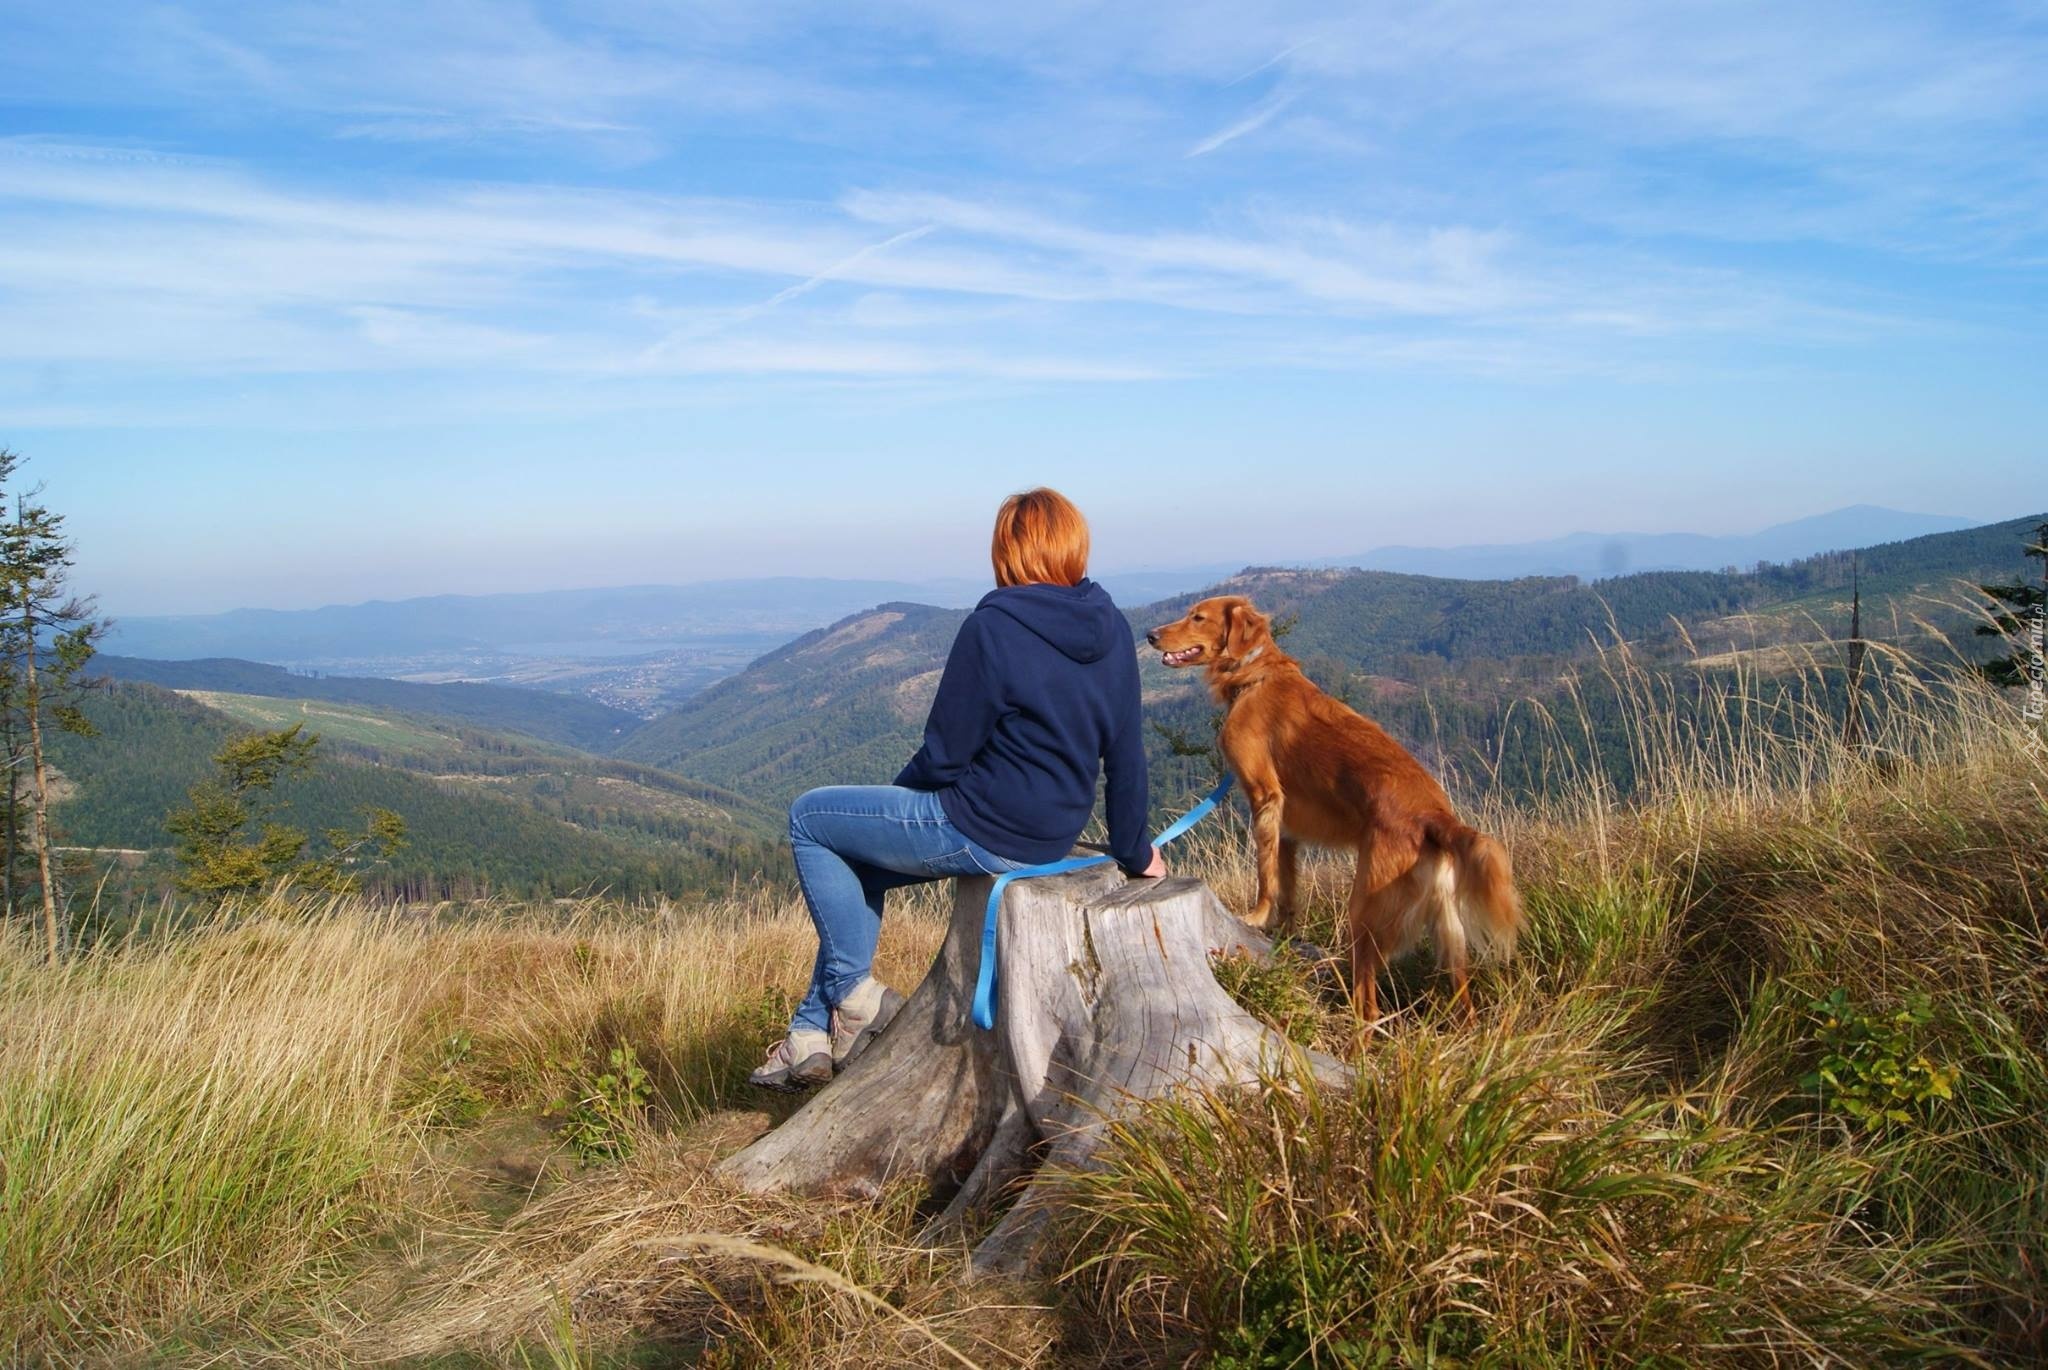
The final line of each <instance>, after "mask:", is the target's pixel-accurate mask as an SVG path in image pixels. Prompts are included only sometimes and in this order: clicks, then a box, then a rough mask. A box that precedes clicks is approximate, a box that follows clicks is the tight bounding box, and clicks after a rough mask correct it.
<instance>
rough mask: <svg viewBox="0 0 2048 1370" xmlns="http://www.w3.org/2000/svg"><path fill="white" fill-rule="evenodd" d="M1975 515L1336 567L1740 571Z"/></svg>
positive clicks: (1829, 520)
mask: <svg viewBox="0 0 2048 1370" xmlns="http://www.w3.org/2000/svg"><path fill="white" fill-rule="evenodd" d="M1974 522H1975V520H1973V519H1962V518H1951V517H1948V516H1946V515H1942V514H1909V513H1903V512H1901V511H1899V510H1897V509H1885V508H1881V507H1879V506H1877V505H1874V504H1857V505H1851V506H1850V507H1848V508H1846V509H1836V510H1834V511H1833V512H1832V513H1826V514H1816V515H1814V516H1813V517H1812V518H1803V519H1794V520H1792V521H1791V522H1789V523H1776V524H1772V525H1771V526H1770V527H1768V528H1765V529H1762V530H1760V531H1758V532H1755V533H1740V534H1732V535H1728V536H1719V537H1716V536H1710V535H1707V534H1703V533H1571V534H1568V535H1567V536H1565V537H1560V538H1550V539H1548V540H1545V541H1541V542H1518V543H1505V544H1497V545H1487V546H1468V547H1399V546H1396V547H1376V548H1374V549H1373V550H1372V551H1370V552H1360V553H1359V554H1358V555H1356V556H1353V557H1344V558H1340V559H1339V561H1338V563H1337V564H1340V565H1347V566H1357V567H1361V568H1363V569H1365V570H1371V571H1401V572H1405V573H1406V574H1408V575H1415V576H1447V577H1451V578H1454V579H1460V580H1511V579H1514V578H1515V577H1517V576H1577V577H1578V578H1579V579H1581V580H1605V579H1608V578H1610V577H1613V576H1621V575H1628V574H1630V573H1633V572H1639V571H1719V570H1724V569H1730V568H1732V569H1735V570H1742V571H1746V570H1749V569H1750V568H1752V567H1754V566H1755V565H1756V564H1757V563H1758V562H1764V561H1771V562H1785V561H1796V560H1798V559H1799V558H1801V557H1810V556H1814V555H1817V554H1819V553H1821V552H1836V551H1842V550H1844V549H1847V548H1852V547H1869V546H1872V545H1875V544H1878V543H1886V542H1899V541H1903V540H1905V539H1907V538H1916V537H1921V536H1924V535H1925V534H1928V533H1946V532H1953V531H1955V530H1957V529H1962V528H1968V527H1971V526H1972V525H1973V524H1974Z"/></svg>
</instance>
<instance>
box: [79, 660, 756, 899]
mask: <svg viewBox="0 0 2048 1370" xmlns="http://www.w3.org/2000/svg"><path fill="white" fill-rule="evenodd" d="M206 699H207V701H208V702H202V701H201V700H197V699H192V698H188V697H185V696H183V695H179V694H176V693H173V692H171V691H167V690H162V689H159V688H157V687H154V686H151V685H145V684H116V685H114V686H112V687H111V688H109V689H107V690H105V691H102V692H100V693H98V694H97V695H95V696H94V697H93V698H92V700H91V701H90V703H89V704H88V706H87V712H88V715H89V716H90V717H91V719H92V721H93V723H94V725H95V727H96V729H97V732H98V735H97V736H95V737H91V738H81V737H75V736H71V735H68V734H60V735H56V736H55V737H54V738H53V743H54V753H53V755H54V760H55V763H56V765H57V767H58V769H59V770H60V771H61V773H62V775H63V777H64V795H65V798H64V800H63V802H62V803H60V804H59V805H58V806H57V809H56V812H55V815H54V822H55V824H56V826H57V828H58V830H59V838H60V840H61V841H63V842H65V843H67V844H71V845H74V846H80V847H117V848H131V849H150V850H154V851H155V852H156V853H157V856H156V857H155V858H154V859H153V860H152V862H151V864H150V866H149V867H147V868H145V877H149V876H150V875H151V874H152V873H153V876H154V879H155V881H156V883H158V884H161V883H162V881H163V879H165V878H167V876H168V874H169V868H168V863H167V858H166V857H165V855H164V849H166V848H168V846H169V843H170V839H169V837H168V835H167V834H166V832H165V829H164V821H163V820H164V815H165V814H166V813H167V812H168V811H169V810H170V809H171V808H172V807H173V806H175V805H177V804H180V803H182V802H183V801H184V798H185V792H186V790H187V789H188V788H189V787H190V786H191V785H192V784H193V782H195V781H196V780H198V779H200V778H201V777H202V776H204V775H206V774H207V773H208V771H209V768H210V765H211V762H210V758H211V757H212V755H213V753H214V752H215V751H217V750H218V749H219V748H220V746H221V744H222V743H223V742H225V741H226V740H227V739H228V738H229V737H231V736H233V735H234V734H236V733H238V732H246V731H249V730H251V729H254V728H274V727H281V726H285V725H286V724H288V723H290V722H304V723H305V724H307V725H308V726H307V730H308V731H310V732H314V733H318V734H321V735H322V736H323V742H322V746H321V749H320V758H321V759H320V762H319V764H318V766H317V767H316V769H315V771H314V773H313V774H312V775H311V776H309V777H306V778H303V779H298V780H291V781H287V782H285V784H283V785H281V786H280V790H279V793H280V795H281V797H282V798H283V799H284V800H285V801H286V802H287V803H288V805H289V810H288V812H287V813H286V815H285V821H287V822H289V823H291V824H292V825H294V826H296V827H300V828H303V829H306V830H308V831H312V832H318V831H321V830H323V829H326V828H350V827H359V826H360V825H361V821H362V811H363V810H364V809H366V808H371V807H378V808H387V809H391V810H393V811H394V812H396V813H398V814H399V815H401V816H402V817H403V818H404V819H405V821H406V826H407V845H406V847H405V848H404V849H403V850H402V851H400V852H399V853H398V854H397V855H396V856H395V857H394V858H393V859H392V861H391V862H390V864H389V865H388V866H386V867H382V868H378V869H376V870H372V871H370V872H368V873H367V874H366V884H367V886H368V887H369V888H370V889H371V890H372V891H373V892H377V893H385V894H394V895H399V896H402V897H405V898H412V899H421V898H466V897H471V896H477V895H483V894H489V893H496V894H504V895H510V896H517V897H544V896H550V895H561V894H569V893H574V892H578V891H589V890H597V889H603V890H609V891H611V892H612V893H614V894H616V895H619V896H621V897H629V898H631V897H640V896H648V895H655V894H675V893H680V892H684V891H688V890H693V889H703V888H708V887H712V886H718V885H723V884H725V883H726V882H727V881H728V879H729V878H730V875H731V873H732V872H733V871H735V870H756V869H761V868H763V866H764V865H766V866H767V867H768V868H771V869H773V868H774V867H775V865H776V863H777V862H778V861H779V860H780V856H779V853H778V852H777V851H776V850H775V849H774V846H773V844H772V842H771V841H770V840H769V839H770V838H771V837H772V835H773V832H774V826H775V825H773V824H772V823H770V822H769V821H768V820H767V819H766V818H765V817H764V816H763V813H762V811H761V810H760V809H759V808H757V807H756V806H754V805H752V804H751V803H749V802H748V801H746V800H744V799H741V798H740V797H738V796H736V795H731V794H726V793H724V792H721V791H718V790H716V789H715V788H713V787H709V786H705V785H703V784H700V783H697V782H692V781H688V780H684V779H681V778H679V777H675V776H669V775H663V774H662V773H660V772H657V771H654V770H651V769H649V768H646V767H640V766H634V765H631V764H628V763H620V762H610V761H604V760H600V759H598V758H594V757H590V756H587V755H584V754H581V753H577V752H573V751H569V750H567V749H562V748H552V747H545V746H541V745H538V744H534V743H531V742H529V741H527V740H525V739H520V738H516V737H509V736H506V735H504V734H493V733H488V732H483V731H480V730H475V729H466V728H458V727H455V726H453V725H449V724H447V723H445V722H442V721H439V720H433V719H425V718H418V717H410V718H408V717H407V716H404V715H384V714H375V713H371V712H369V711H351V710H348V709H346V708H344V707H343V706H322V705H309V704H307V703H305V702H303V701H299V702H290V701H281V700H272V699H263V698H260V697H252V696H227V695H222V696H209V697H206ZM144 883H145V884H147V883H149V879H148V878H145V880H144Z"/></svg>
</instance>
